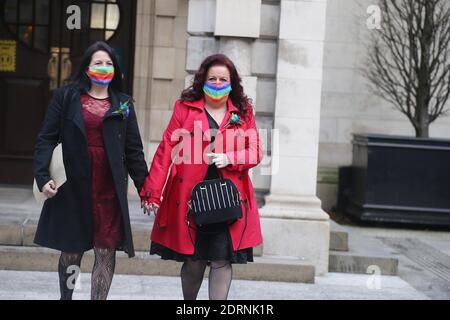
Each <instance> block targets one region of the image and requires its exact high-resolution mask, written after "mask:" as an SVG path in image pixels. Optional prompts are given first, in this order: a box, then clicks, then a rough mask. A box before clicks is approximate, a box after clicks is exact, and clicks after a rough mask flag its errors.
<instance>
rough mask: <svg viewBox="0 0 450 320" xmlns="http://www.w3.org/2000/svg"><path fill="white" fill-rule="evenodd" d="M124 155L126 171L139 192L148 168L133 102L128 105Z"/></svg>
mask: <svg viewBox="0 0 450 320" xmlns="http://www.w3.org/2000/svg"><path fill="white" fill-rule="evenodd" d="M125 157H126V163H127V168H128V173H129V174H130V177H131V179H133V182H134V185H135V187H136V189H137V191H138V193H139V192H140V191H141V189H142V186H143V185H144V181H145V178H146V177H147V175H148V168H147V163H146V162H145V157H144V151H143V146H142V139H141V135H140V133H139V126H138V123H137V118H136V111H135V109H134V106H133V104H131V106H130V115H129V118H128V123H127V133H126V141H125Z"/></svg>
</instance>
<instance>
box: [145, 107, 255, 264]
mask: <svg viewBox="0 0 450 320" xmlns="http://www.w3.org/2000/svg"><path fill="white" fill-rule="evenodd" d="M205 112H206V115H207V118H208V123H209V127H210V129H211V142H214V139H215V135H216V133H217V130H218V129H219V125H218V124H217V122H216V121H215V120H214V118H213V117H212V116H211V115H210V114H209V113H208V112H207V111H206V110H205ZM217 178H219V174H218V169H217V167H216V166H215V164H210V165H209V166H208V171H207V172H206V175H205V178H204V180H212V179H217ZM186 228H187V226H186ZM150 254H157V255H159V256H161V258H162V259H164V260H175V261H179V262H182V261H186V259H187V258H191V259H192V260H205V261H208V262H210V261H223V260H226V261H230V262H231V263H241V264H242V263H247V262H253V248H247V249H242V250H238V251H234V250H233V245H232V242H231V236H230V230H229V228H228V225H227V224H226V223H217V224H210V225H205V226H202V227H197V240H196V243H195V250H194V254H193V255H187V254H181V253H178V252H176V251H173V250H171V249H169V248H167V247H165V246H163V245H161V244H159V243H156V242H153V241H152V243H151V245H150Z"/></svg>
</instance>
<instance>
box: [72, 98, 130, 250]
mask: <svg viewBox="0 0 450 320" xmlns="http://www.w3.org/2000/svg"><path fill="white" fill-rule="evenodd" d="M81 105H82V106H83V118H84V122H85V127H86V134H87V139H88V154H89V160H90V164H91V178H92V206H93V208H92V214H93V222H94V230H93V231H94V247H96V248H102V249H118V248H120V247H122V244H123V239H124V231H123V223H122V215H121V210H120V206H119V201H118V199H117V195H116V190H115V187H114V181H113V177H112V173H111V169H110V167H109V162H108V158H107V156H106V152H105V149H104V147H103V132H102V128H103V126H102V125H103V117H104V115H105V113H106V111H108V109H109V108H110V106H111V103H110V100H109V98H105V99H97V98H93V97H92V96H90V95H88V94H86V93H85V94H82V95H81Z"/></svg>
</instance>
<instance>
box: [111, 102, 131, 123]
mask: <svg viewBox="0 0 450 320" xmlns="http://www.w3.org/2000/svg"><path fill="white" fill-rule="evenodd" d="M129 103H130V100H128V101H126V102H121V103H120V107H119V109H118V110H117V111H114V112H113V114H117V115H120V116H122V119H123V120H125V119H126V118H128V116H129V115H130V106H129Z"/></svg>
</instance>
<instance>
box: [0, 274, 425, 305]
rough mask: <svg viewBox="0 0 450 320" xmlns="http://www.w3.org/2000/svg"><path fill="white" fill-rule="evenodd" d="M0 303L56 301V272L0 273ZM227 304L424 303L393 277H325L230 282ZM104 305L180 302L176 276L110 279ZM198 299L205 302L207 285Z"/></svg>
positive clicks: (84, 294)
mask: <svg viewBox="0 0 450 320" xmlns="http://www.w3.org/2000/svg"><path fill="white" fill-rule="evenodd" d="M0 284H1V285H0V299H1V300H53V299H59V295H58V292H59V287H58V274H57V273H56V272H29V271H0ZM89 298H90V275H89V274H81V275H80V281H79V285H78V286H77V287H76V288H75V291H74V295H73V299H74V300H88V299H89ZM228 298H229V300H266V301H268V300H426V299H429V298H428V297H427V296H425V295H424V294H422V293H420V292H418V291H417V290H416V289H414V288H413V287H412V286H411V285H409V284H408V283H407V282H405V281H403V280H401V279H400V278H399V277H394V276H380V277H379V278H378V279H374V278H373V277H371V276H368V275H355V274H342V273H329V274H327V275H326V276H323V277H316V281H315V284H302V283H292V282H290V283H286V282H268V281H248V280H233V281H232V284H231V288H230V292H229V296H228ZM108 299H109V300H182V299H183V296H182V292H181V282H180V278H179V277H160V276H134V275H120V274H118V275H114V279H113V282H112V285H111V290H110V293H109V296H108ZM198 299H199V300H206V299H208V280H207V279H205V280H204V281H203V283H202V286H201V288H200V292H199V296H198Z"/></svg>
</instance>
